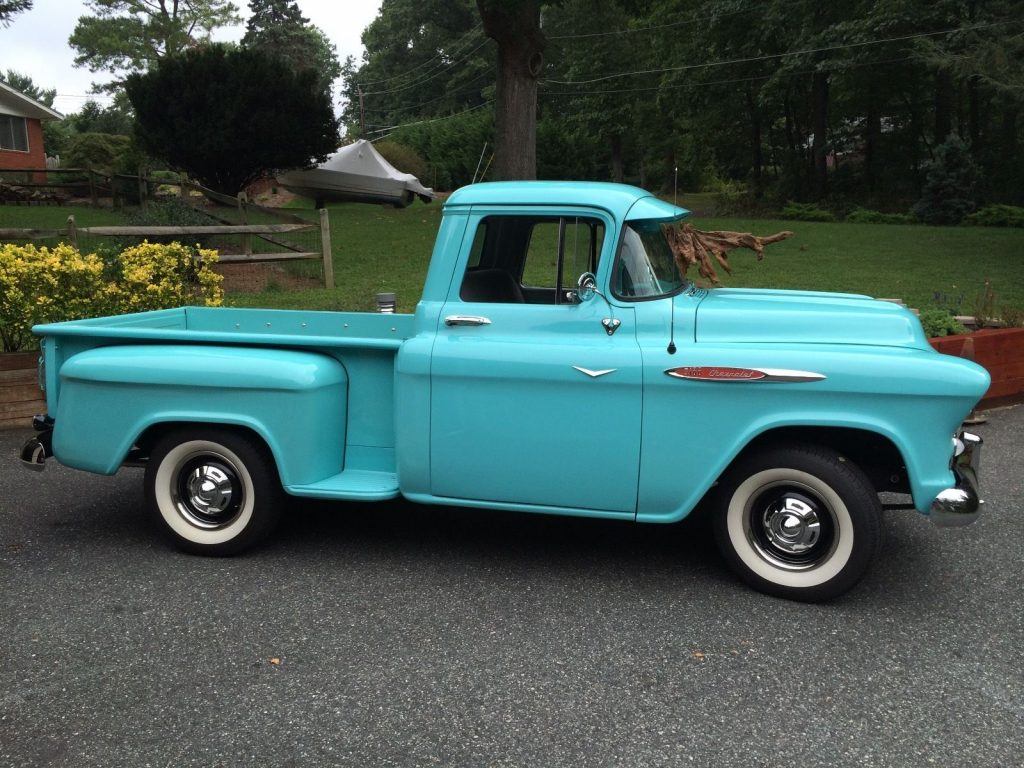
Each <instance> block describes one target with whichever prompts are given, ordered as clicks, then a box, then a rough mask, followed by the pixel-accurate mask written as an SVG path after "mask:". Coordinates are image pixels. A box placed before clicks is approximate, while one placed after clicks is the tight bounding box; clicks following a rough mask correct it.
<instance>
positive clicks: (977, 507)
mask: <svg viewBox="0 0 1024 768" xmlns="http://www.w3.org/2000/svg"><path fill="white" fill-rule="evenodd" d="M953 442H954V444H955V446H956V447H955V450H954V455H953V461H952V464H951V466H950V468H951V469H952V470H953V477H955V478H956V485H955V486H954V487H952V488H947V489H946V490H944V491H943V492H942V493H940V494H939V495H938V496H936V497H935V501H933V502H932V506H931V510H930V511H929V513H928V517H929V518H930V519H931V521H932V522H933V523H935V525H939V526H942V527H948V528H952V527H958V526H962V525H970V524H971V523H973V522H974V521H975V520H977V519H978V516H979V515H980V513H981V505H982V504H984V503H985V502H984V501H982V500H981V498H980V497H979V496H978V464H979V462H980V461H981V444H982V439H981V438H980V437H978V436H977V435H974V434H971V433H970V432H961V433H960V434H959V435H958V436H957V437H956V438H955V439H954V441H953Z"/></svg>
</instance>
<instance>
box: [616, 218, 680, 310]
mask: <svg viewBox="0 0 1024 768" xmlns="http://www.w3.org/2000/svg"><path fill="white" fill-rule="evenodd" d="M686 282H688V281H686V280H684V279H683V278H682V277H681V276H680V275H679V270H678V269H677V268H676V262H675V259H674V258H673V256H672V249H671V248H670V247H669V244H668V240H667V239H666V238H665V232H664V230H663V229H662V224H661V222H658V221H634V222H631V223H629V224H627V225H626V231H625V232H624V233H623V235H622V245H621V246H620V247H619V255H618V257H617V258H616V259H615V268H614V270H613V273H612V293H613V294H615V295H616V296H618V297H619V298H621V299H652V298H658V297H661V296H668V295H669V294H672V293H675V292H676V291H678V290H679V289H680V288H682V287H683V285H684V283H686Z"/></svg>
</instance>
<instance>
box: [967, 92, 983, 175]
mask: <svg viewBox="0 0 1024 768" xmlns="http://www.w3.org/2000/svg"><path fill="white" fill-rule="evenodd" d="M980 101H981V95H980V94H979V93H978V78H977V76H975V75H972V76H971V77H969V78H967V135H968V136H970V137H971V152H972V153H973V154H974V156H975V157H977V156H978V150H980V149H981V104H980Z"/></svg>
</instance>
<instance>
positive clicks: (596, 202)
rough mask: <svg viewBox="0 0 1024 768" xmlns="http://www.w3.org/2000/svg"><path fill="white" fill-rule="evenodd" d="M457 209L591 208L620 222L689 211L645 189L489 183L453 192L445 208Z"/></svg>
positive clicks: (564, 183) (666, 218)
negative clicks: (599, 210)
mask: <svg viewBox="0 0 1024 768" xmlns="http://www.w3.org/2000/svg"><path fill="white" fill-rule="evenodd" d="M459 205H591V206H595V207H598V208H604V209H605V210H607V211H608V212H610V213H611V214H613V215H614V216H616V217H617V218H619V219H624V220H627V221H632V220H635V219H658V220H663V221H669V220H672V219H677V218H681V217H682V216H685V215H686V214H687V213H689V211H687V210H686V209H685V208H680V207H678V206H675V205H672V204H671V203H666V202H665V201H663V200H659V199H658V198H657V197H655V196H654V195H652V194H651V193H650V192H648V191H647V190H645V189H640V188H639V187H631V186H629V185H628V184H612V183H609V182H602V181H489V182H485V183H483V184H470V185H469V186H468V187H462V188H461V189H457V190H456V191H455V192H453V193H452V194H451V195H450V196H449V197H448V200H447V201H445V208H451V207H453V206H459Z"/></svg>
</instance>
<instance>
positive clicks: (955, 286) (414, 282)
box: [0, 195, 1024, 314]
mask: <svg viewBox="0 0 1024 768" xmlns="http://www.w3.org/2000/svg"><path fill="white" fill-rule="evenodd" d="M690 197H692V196H687V195H680V199H679V203H680V205H683V206H687V205H690V206H692V207H693V208H695V209H697V210H700V208H701V205H699V204H697V203H699V202H700V201H691V200H690V199H689V198H690ZM292 212H293V213H297V214H299V215H301V216H308V217H309V218H310V220H311V221H312V220H315V216H316V213H315V212H314V211H313V210H312V208H311V206H310V207H309V208H308V209H300V208H295V209H292ZM69 213H74V214H75V218H76V221H77V222H78V223H79V225H81V226H88V225H89V224H97V225H98V224H113V223H119V222H120V221H121V218H120V214H118V213H116V212H112V211H102V210H100V211H96V210H92V209H89V208H72V207H70V206H66V207H42V206H39V207H18V206H0V227H59V226H62V225H63V223H64V221H65V220H66V219H67V216H68V214H69ZM440 215H441V206H440V205H439V204H437V203H432V204H430V205H425V204H423V203H419V202H417V203H415V204H414V205H412V206H411V207H409V208H406V209H401V210H399V209H394V208H389V207H385V206H380V205H360V204H340V205H335V206H331V207H330V216H331V242H332V246H333V250H334V275H335V283H336V286H337V287H336V288H335V289H334V290H333V291H329V290H326V289H323V288H320V289H312V290H301V291H292V290H281V289H280V288H278V289H276V290H270V291H265V292H263V293H252V294H232V295H231V296H229V303H231V304H233V305H236V306H252V307H278V308H292V309H305V308H308V309H345V310H373V309H374V308H375V298H374V297H375V295H376V294H377V293H379V292H382V291H393V292H395V293H396V294H397V295H398V308H399V311H402V312H411V311H412V310H413V309H414V307H415V305H416V302H417V301H418V300H419V297H420V293H421V291H422V289H423V280H424V277H425V275H426V271H427V265H428V263H429V261H430V255H431V251H432V249H433V244H434V235H435V234H436V233H437V228H438V225H439V223H440ZM694 223H695V224H696V225H697V226H698V227H700V228H702V229H729V230H738V231H743V232H754V233H755V234H771V233H773V232H777V231H779V230H784V229H788V230H792V231H793V232H795V233H796V235H795V237H793V238H791V239H789V240H786V241H784V242H782V243H778V244H776V245H772V246H769V247H768V249H767V251H766V255H765V258H764V260H763V261H761V262H758V261H756V260H755V257H754V255H753V254H751V253H749V252H746V251H736V252H734V254H733V255H732V258H731V259H730V261H731V263H732V265H733V270H734V271H733V274H732V275H726V274H724V273H723V272H722V271H721V270H719V272H720V276H721V278H722V282H723V284H725V285H728V286H734V287H765V288H797V289H807V290H821V291H848V292H852V293H866V294H869V295H871V296H877V297H886V298H901V299H903V300H904V301H906V302H907V303H908V304H909V305H911V306H914V307H921V308H924V307H929V306H932V305H934V304H935V294H936V293H939V294H942V295H943V296H945V297H947V301H948V305H949V306H950V308H952V309H954V310H957V311H958V312H963V313H965V314H972V313H973V304H974V300H975V298H976V296H977V295H978V294H979V293H980V292H981V291H982V289H983V288H984V284H985V280H986V279H988V280H990V281H991V283H992V286H993V289H994V290H995V292H996V295H997V303H998V304H1000V305H1002V306H1008V307H1015V308H1018V309H1024V231H1021V230H1012V229H996V228H984V227H924V226H908V225H886V224H845V223H839V224H819V223H810V222H800V221H779V220H771V219H742V218H696V219H694ZM289 268H290V269H295V270H299V271H301V272H303V273H308V274H311V275H314V274H315V275H317V276H318V275H319V265H318V264H315V263H312V262H311V263H308V264H307V263H303V264H293V265H289Z"/></svg>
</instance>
